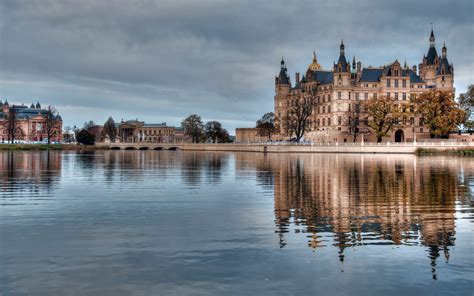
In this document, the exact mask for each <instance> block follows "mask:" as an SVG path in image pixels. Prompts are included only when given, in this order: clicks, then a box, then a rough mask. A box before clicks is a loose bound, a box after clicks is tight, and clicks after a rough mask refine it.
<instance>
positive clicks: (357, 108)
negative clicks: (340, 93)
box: [355, 104, 360, 113]
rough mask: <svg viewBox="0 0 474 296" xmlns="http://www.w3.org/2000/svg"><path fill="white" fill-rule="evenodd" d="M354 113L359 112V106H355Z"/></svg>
mask: <svg viewBox="0 0 474 296" xmlns="http://www.w3.org/2000/svg"><path fill="white" fill-rule="evenodd" d="M355 112H356V113H359V112H360V105H359V104H355Z"/></svg>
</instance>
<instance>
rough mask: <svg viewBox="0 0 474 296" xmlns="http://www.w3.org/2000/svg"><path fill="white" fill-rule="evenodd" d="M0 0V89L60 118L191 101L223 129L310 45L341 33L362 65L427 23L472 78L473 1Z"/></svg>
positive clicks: (410, 52) (164, 109)
mask: <svg viewBox="0 0 474 296" xmlns="http://www.w3.org/2000/svg"><path fill="white" fill-rule="evenodd" d="M353 2H354V1H334V0H331V1H314V0H313V1H295V2H294V3H291V2H290V1H288V0H284V1H275V0H272V1H255V0H249V1H237V0H215V1H211V0H200V1H198V0H185V1H179V0H174V1H171V0H170V1H168V0H166V1H164V0H162V1H138V0H136V1H97V0H81V1H79V0H78V1H65V0H61V1H48V0H39V1H29V0H28V1H21V0H12V1H8V0H2V1H0V33H1V36H0V37H1V39H0V97H1V99H3V100H5V99H8V101H9V102H10V103H12V102H13V103H25V104H26V103H28V104H31V102H36V101H38V100H39V101H40V103H42V104H43V105H49V104H52V105H55V106H56V107H57V109H58V110H59V112H60V114H61V115H62V117H63V119H64V125H71V126H72V125H77V126H82V125H83V123H84V121H86V120H94V121H95V122H97V123H100V124H102V123H103V122H105V120H106V119H107V117H108V116H112V117H113V118H114V119H115V120H116V121H120V120H121V119H122V118H123V119H135V118H138V119H140V120H144V121H146V122H153V123H158V122H167V123H168V124H170V125H179V124H180V122H181V120H182V119H183V118H184V117H186V116H187V115H189V114H191V113H197V114H199V115H201V116H202V118H203V120H204V121H207V120H219V121H221V122H222V123H223V125H224V127H226V128H228V129H229V131H230V132H231V133H233V132H234V129H235V128H236V127H250V126H254V124H255V121H256V120H257V119H258V118H259V117H260V116H261V115H262V114H263V113H265V112H269V111H272V110H273V95H274V77H275V75H276V74H277V73H278V72H279V67H280V59H281V57H282V56H284V58H285V61H286V63H287V67H288V70H289V72H290V75H291V78H292V79H294V72H296V71H298V72H304V71H306V68H307V66H308V64H309V63H310V62H311V58H312V52H313V50H315V51H316V53H317V56H318V60H319V62H320V64H321V65H322V66H323V68H325V69H329V68H330V67H331V65H332V63H333V61H334V60H337V58H338V55H339V44H340V41H341V38H344V43H345V45H346V57H348V58H350V59H351V60H352V56H353V55H355V56H356V59H357V60H360V61H361V62H362V63H363V65H364V66H369V65H372V66H379V65H382V64H388V63H390V62H392V61H394V60H395V59H396V58H398V60H399V61H401V62H402V63H403V61H404V60H405V59H406V61H407V63H408V64H409V65H413V64H418V63H420V62H421V58H422V57H423V54H425V53H426V52H427V51H428V46H429V41H428V38H429V33H430V29H431V23H433V27H434V32H435V36H436V45H437V50H438V53H441V47H442V43H443V42H444V41H445V42H446V46H447V48H448V59H449V61H450V62H452V63H453V64H454V73H455V87H456V91H457V93H459V92H464V91H465V90H466V87H467V85H468V84H470V83H473V82H474V79H473V78H474V76H473V73H474V72H473V66H474V40H473V39H474V37H473V36H474V17H473V15H474V4H473V3H474V1H472V0H456V1H447V0H445V1H433V0H430V1H424V0H423V1H413V0H397V1H357V4H356V5H354V4H353Z"/></svg>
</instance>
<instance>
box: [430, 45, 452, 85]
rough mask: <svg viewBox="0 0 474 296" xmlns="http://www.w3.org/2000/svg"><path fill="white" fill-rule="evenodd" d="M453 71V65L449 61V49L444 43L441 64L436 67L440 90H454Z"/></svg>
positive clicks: (437, 83) (437, 82)
mask: <svg viewBox="0 0 474 296" xmlns="http://www.w3.org/2000/svg"><path fill="white" fill-rule="evenodd" d="M453 72H454V69H453V65H452V64H449V61H448V49H447V48H446V44H443V49H442V51H441V58H440V59H439V65H438V67H437V68H436V78H435V79H436V88H439V89H440V90H453V91H454V88H453V74H454V73H453Z"/></svg>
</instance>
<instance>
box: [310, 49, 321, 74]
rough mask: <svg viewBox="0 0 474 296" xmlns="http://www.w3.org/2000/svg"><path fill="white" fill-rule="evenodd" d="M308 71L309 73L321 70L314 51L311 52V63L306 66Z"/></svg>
mask: <svg viewBox="0 0 474 296" xmlns="http://www.w3.org/2000/svg"><path fill="white" fill-rule="evenodd" d="M308 69H309V70H311V71H316V70H319V69H321V65H320V64H319V63H318V58H317V57H316V51H313V61H312V62H311V64H310V65H309V66H308Z"/></svg>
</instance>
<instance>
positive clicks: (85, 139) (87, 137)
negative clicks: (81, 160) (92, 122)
mask: <svg viewBox="0 0 474 296" xmlns="http://www.w3.org/2000/svg"><path fill="white" fill-rule="evenodd" d="M76 141H77V142H78V143H80V144H83V145H94V143H95V137H94V135H93V134H92V133H91V132H90V131H88V130H87V129H85V128H83V129H81V130H80V131H79V132H78V133H77V135H76Z"/></svg>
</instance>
